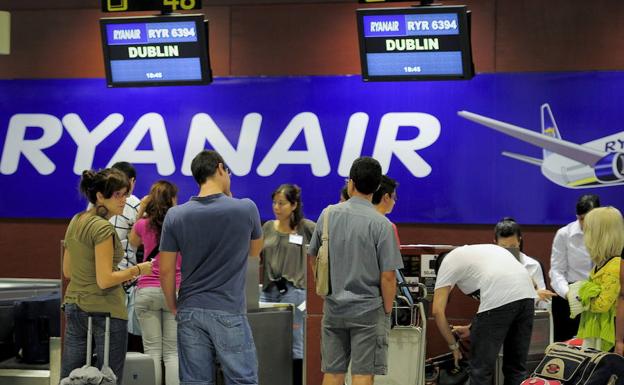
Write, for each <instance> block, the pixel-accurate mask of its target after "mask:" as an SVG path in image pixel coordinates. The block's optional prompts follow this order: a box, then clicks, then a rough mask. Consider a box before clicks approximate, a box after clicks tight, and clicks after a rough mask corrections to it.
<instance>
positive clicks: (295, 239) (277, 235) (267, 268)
mask: <svg viewBox="0 0 624 385" xmlns="http://www.w3.org/2000/svg"><path fill="white" fill-rule="evenodd" d="M271 198H272V200H273V213H274V214H275V220H272V221H267V222H266V223H265V224H264V226H262V232H263V234H264V246H263V249H262V253H261V254H260V257H261V259H262V266H263V269H264V272H263V280H262V292H261V293H260V301H262V302H280V303H292V304H294V305H295V318H294V319H293V358H294V360H295V361H294V370H293V374H294V380H295V382H294V383H295V384H300V383H301V377H302V367H303V366H302V364H303V316H304V313H303V312H302V311H301V310H300V309H299V305H300V304H301V303H303V302H304V301H305V298H306V291H305V288H306V280H305V277H306V254H307V253H306V251H307V250H306V246H307V244H308V243H309V242H310V238H311V236H312V232H313V231H314V222H312V221H310V220H308V219H305V218H304V217H303V203H301V189H300V188H299V186H297V185H293V184H283V185H281V186H279V187H278V188H277V190H275V191H274V192H273V194H272V195H271Z"/></svg>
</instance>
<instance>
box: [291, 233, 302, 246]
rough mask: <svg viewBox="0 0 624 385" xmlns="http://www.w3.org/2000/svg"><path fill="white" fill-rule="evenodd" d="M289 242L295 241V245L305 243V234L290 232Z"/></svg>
mask: <svg viewBox="0 0 624 385" xmlns="http://www.w3.org/2000/svg"><path fill="white" fill-rule="evenodd" d="M288 243H294V244H295V245H303V235H299V234H290V235H289V236H288Z"/></svg>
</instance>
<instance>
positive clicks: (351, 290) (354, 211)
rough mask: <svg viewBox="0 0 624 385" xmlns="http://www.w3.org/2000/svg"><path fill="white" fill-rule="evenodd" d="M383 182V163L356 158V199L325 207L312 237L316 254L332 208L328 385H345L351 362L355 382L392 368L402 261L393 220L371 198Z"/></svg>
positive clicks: (352, 188)
mask: <svg viewBox="0 0 624 385" xmlns="http://www.w3.org/2000/svg"><path fill="white" fill-rule="evenodd" d="M380 181H381V166H380V165H379V162H377V161H376V160H375V159H373V158H370V157H361V158H358V159H356V160H355V161H354V162H353V165H352V166H351V170H350V172H349V182H348V190H349V196H350V197H351V199H349V200H348V201H346V202H343V203H340V204H337V205H335V206H333V207H331V208H326V209H325V210H324V211H323V213H321V216H320V217H319V220H318V222H317V225H316V229H315V231H314V233H313V234H312V239H311V240H310V247H309V254H310V255H313V256H315V255H316V254H317V253H318V250H319V248H320V246H321V238H322V237H321V236H322V229H323V220H324V219H325V217H324V213H325V211H326V210H328V209H329V212H328V214H329V215H328V218H327V220H328V221H329V223H328V225H329V226H328V232H329V261H330V268H329V271H330V282H331V285H330V294H329V295H328V296H326V297H325V305H324V308H323V313H324V315H323V322H322V332H321V356H322V367H321V369H322V371H323V373H324V377H323V385H342V384H344V377H345V373H346V372H347V368H348V366H349V362H351V374H352V384H353V385H369V384H373V378H374V375H376V374H380V375H381V374H386V372H387V366H388V365H387V357H386V356H387V350H388V342H387V341H388V334H389V331H390V316H389V314H390V312H391V311H392V302H393V300H394V297H395V295H396V278H395V269H399V268H402V267H403V261H402V259H401V253H400V252H399V247H398V244H397V241H396V238H395V235H394V231H393V230H392V226H391V224H390V222H389V221H388V220H387V219H386V218H385V217H384V216H382V215H381V214H379V213H378V212H377V211H376V210H375V208H374V206H373V204H372V203H371V200H372V197H373V193H374V192H375V191H376V190H377V188H378V187H379V183H380Z"/></svg>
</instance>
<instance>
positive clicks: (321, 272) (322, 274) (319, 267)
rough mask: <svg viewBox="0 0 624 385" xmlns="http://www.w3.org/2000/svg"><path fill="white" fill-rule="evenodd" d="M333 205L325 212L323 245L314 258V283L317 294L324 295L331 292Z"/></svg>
mask: <svg viewBox="0 0 624 385" xmlns="http://www.w3.org/2000/svg"><path fill="white" fill-rule="evenodd" d="M331 207H332V205H330V206H327V208H326V209H325V212H324V213H323V234H322V236H321V247H320V248H319V250H318V253H317V255H316V259H315V260H314V266H313V268H314V283H315V288H316V294H317V295H320V296H322V297H324V296H326V295H328V294H330V293H331V282H330V275H329V232H328V227H329V224H328V223H329V211H330V208H331Z"/></svg>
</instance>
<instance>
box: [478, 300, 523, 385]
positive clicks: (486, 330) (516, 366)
mask: <svg viewBox="0 0 624 385" xmlns="http://www.w3.org/2000/svg"><path fill="white" fill-rule="evenodd" d="M534 307H535V301H534V300H533V298H528V299H522V300H519V301H514V302H511V303H508V304H507V305H503V306H500V307H497V308H495V309H492V310H488V311H484V312H481V313H477V315H476V316H475V318H474V320H473V321H472V326H471V332H470V357H471V359H470V384H471V385H490V384H492V375H493V373H494V369H495V367H496V358H497V356H498V352H499V351H500V348H501V346H503V376H504V377H505V385H519V384H520V383H521V382H522V380H524V379H525V378H526V375H527V373H526V361H527V356H528V354H529V344H530V342H531V333H532V331H533V317H534Z"/></svg>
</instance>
